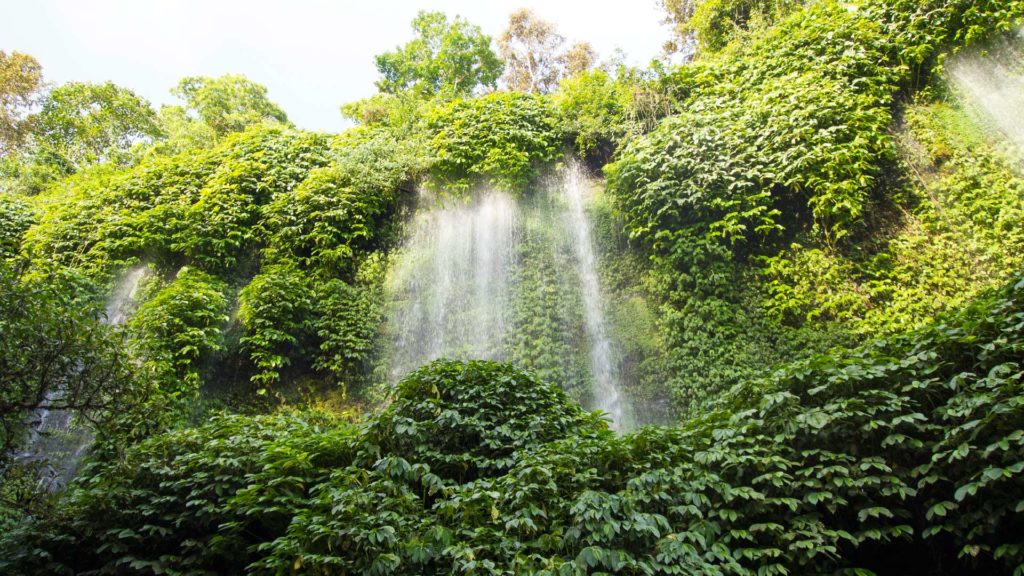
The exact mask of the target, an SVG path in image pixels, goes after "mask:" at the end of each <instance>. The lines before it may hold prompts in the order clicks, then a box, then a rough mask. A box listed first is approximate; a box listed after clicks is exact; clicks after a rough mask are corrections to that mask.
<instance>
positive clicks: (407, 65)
mask: <svg viewBox="0 0 1024 576" xmlns="http://www.w3.org/2000/svg"><path fill="white" fill-rule="evenodd" d="M412 29H413V32H415V34H416V38H414V39H413V40H411V41H410V42H409V43H407V44H406V45H405V46H401V47H398V48H397V49H395V50H394V51H393V52H385V53H383V54H378V55H377V57H376V62H377V71H378V72H380V74H381V76H382V78H381V79H380V80H378V81H377V88H378V89H380V91H381V92H385V93H389V94H396V93H399V92H403V91H406V90H413V91H414V92H416V93H417V94H418V95H420V96H427V97H431V96H441V97H443V98H452V97H456V96H468V95H470V94H472V93H473V92H474V91H475V90H476V89H478V88H480V87H485V88H486V87H490V88H493V87H494V85H495V82H496V81H497V80H498V77H500V76H501V71H502V68H503V66H502V63H501V60H499V59H498V57H497V55H495V54H494V51H493V50H491V38H490V36H487V35H485V34H483V32H481V31H480V27H479V26H474V25H472V24H470V23H469V22H468V21H467V20H466V19H465V18H462V17H460V16H456V17H455V18H454V19H452V20H451V22H449V21H448V17H447V16H446V15H445V14H444V13H442V12H427V11H422V10H421V11H420V13H419V14H417V15H416V18H414V19H413V21H412Z"/></svg>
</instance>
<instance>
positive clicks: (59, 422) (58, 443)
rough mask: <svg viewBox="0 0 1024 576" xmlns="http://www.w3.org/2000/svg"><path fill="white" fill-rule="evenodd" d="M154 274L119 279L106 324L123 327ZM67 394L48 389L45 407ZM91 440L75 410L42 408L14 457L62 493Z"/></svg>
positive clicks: (142, 270)
mask: <svg viewBox="0 0 1024 576" xmlns="http://www.w3.org/2000/svg"><path fill="white" fill-rule="evenodd" d="M151 274H152V269H151V268H149V267H148V266H145V265H139V266H135V267H134V268H131V269H129V270H128V271H127V272H125V273H124V274H123V275H122V276H121V278H120V279H118V281H117V282H116V284H115V285H114V290H113V292H112V293H111V295H110V297H109V299H108V300H107V305H106V309H105V310H106V319H105V321H106V323H107V324H110V325H120V324H124V322H125V321H126V320H127V319H128V317H129V316H130V315H131V313H132V312H134V310H135V308H136V307H137V302H136V293H137V292H138V289H139V286H140V285H141V284H142V281H143V280H145V279H146V278H148V277H149V276H150V275H151ZM64 393H65V391H64V389H63V388H62V387H59V386H58V387H56V388H53V389H51V390H48V391H47V392H46V400H45V402H44V403H43V404H44V406H47V405H50V406H52V405H53V404H55V403H58V402H60V400H61V399H62V397H63V395H64ZM92 441H93V432H92V430H91V429H90V428H88V427H87V426H83V425H81V424H79V423H78V422H76V420H75V418H74V412H73V411H71V410H64V409H48V408H45V407H43V408H38V409H36V410H35V411H34V412H33V414H32V416H31V421H30V428H29V437H28V441H27V442H26V443H25V446H24V447H23V448H22V450H20V451H19V452H18V453H16V454H15V455H14V456H15V459H16V460H17V461H19V462H22V463H28V464H32V463H35V464H38V465H39V466H40V469H39V473H40V477H39V481H40V484H41V486H42V487H43V488H44V489H45V490H47V491H51V492H52V491H56V490H60V489H61V488H63V487H64V486H66V485H67V483H68V482H69V481H70V480H71V478H72V477H73V476H74V474H75V471H76V470H77V469H78V464H79V462H80V461H81V459H82V457H83V456H84V455H85V453H86V452H87V451H88V449H89V446H90V445H91V444H92Z"/></svg>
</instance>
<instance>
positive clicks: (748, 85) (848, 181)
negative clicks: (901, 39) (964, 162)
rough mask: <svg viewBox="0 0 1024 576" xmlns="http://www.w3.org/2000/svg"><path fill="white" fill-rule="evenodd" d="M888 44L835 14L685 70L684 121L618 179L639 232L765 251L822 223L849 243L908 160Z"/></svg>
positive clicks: (632, 149) (657, 241)
mask: <svg viewBox="0 0 1024 576" xmlns="http://www.w3.org/2000/svg"><path fill="white" fill-rule="evenodd" d="M881 46H884V36H883V35H882V31H881V29H880V27H879V26H877V25H875V24H874V23H872V22H870V21H868V20H866V19H865V18H864V17H863V16H861V15H859V14H856V13H851V12H850V11H849V10H847V9H845V8H842V7H840V6H838V5H835V4H832V3H830V2H822V3H816V4H815V5H813V6H811V7H809V8H808V9H806V10H804V11H801V12H800V13H798V14H797V15H795V16H794V17H792V18H790V19H787V20H786V21H785V22H783V23H781V24H780V25H779V26H777V27H774V28H772V29H770V30H769V32H768V33H765V34H762V35H760V36H757V37H755V38H753V39H752V40H751V41H750V42H747V43H745V44H742V45H738V46H736V47H735V48H734V49H732V50H730V51H727V52H725V53H722V54H719V55H715V56H713V57H709V58H707V59H703V60H700V61H698V62H695V63H693V64H692V65H690V66H686V67H683V68H681V69H679V71H678V72H677V73H676V76H675V78H674V81H675V82H676V83H677V85H678V88H677V90H678V92H679V99H680V100H681V101H682V102H683V103H682V104H681V106H682V111H681V113H680V114H678V115H676V116H673V117H671V118H669V119H667V120H665V121H663V122H662V123H661V124H660V125H659V126H658V128H657V129H656V130H655V131H654V132H652V133H651V134H650V135H648V136H646V137H643V138H639V139H637V140H635V141H633V142H632V143H630V145H629V146H627V148H626V149H625V150H624V152H623V153H622V155H621V156H620V158H619V159H618V160H617V161H616V162H615V163H614V164H613V165H611V166H610V167H609V169H608V173H609V186H610V188H611V190H612V191H613V192H614V193H615V194H617V195H618V196H619V198H620V199H621V202H622V207H623V209H624V210H625V212H626V214H627V218H628V225H629V227H630V229H631V230H632V232H633V234H634V235H635V236H637V237H642V238H643V239H645V240H646V241H648V242H650V243H651V244H653V245H655V247H656V248H664V249H669V250H670V249H671V244H672V242H673V241H674V240H673V234H679V233H686V234H694V233H698V234H703V235H706V236H708V237H709V238H712V239H717V240H720V241H722V242H723V243H726V244H729V245H737V244H744V243H752V244H754V245H755V246H757V245H758V244H760V243H764V242H766V241H768V240H771V239H773V238H777V237H778V235H779V233H780V232H782V231H784V229H785V226H786V224H790V225H793V224H795V223H799V222H801V220H803V221H804V222H806V220H807V218H808V217H811V218H812V219H813V223H814V224H815V226H816V228H817V230H818V231H819V232H820V233H821V234H822V235H823V236H824V237H825V238H828V239H831V240H835V239H838V238H841V237H843V236H845V235H846V234H848V233H849V232H850V231H851V229H852V228H853V227H854V226H855V225H856V224H857V223H858V221H859V220H860V219H861V217H862V215H863V212H864V209H865V207H866V204H867V202H868V200H869V197H870V193H871V191H872V188H873V186H875V184H876V180H877V178H878V177H879V175H880V174H881V173H882V170H883V168H884V166H885V162H887V161H889V160H891V159H892V157H893V152H894V151H893V147H892V142H891V139H890V137H889V135H888V132H887V130H888V127H889V125H890V123H891V120H892V114H891V111H890V108H889V106H890V104H891V100H892V95H893V92H894V90H895V88H894V80H895V77H894V73H893V72H892V67H891V65H890V64H889V59H888V56H887V55H886V54H885V52H884V51H883V50H882V49H881V48H880V47H881Z"/></svg>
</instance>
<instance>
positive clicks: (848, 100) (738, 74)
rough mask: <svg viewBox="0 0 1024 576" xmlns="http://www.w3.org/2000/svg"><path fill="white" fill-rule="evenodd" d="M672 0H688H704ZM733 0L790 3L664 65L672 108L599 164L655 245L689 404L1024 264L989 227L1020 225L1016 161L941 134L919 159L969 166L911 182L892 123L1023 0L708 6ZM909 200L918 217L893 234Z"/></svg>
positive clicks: (911, 318) (911, 320)
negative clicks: (900, 108) (913, 94)
mask: <svg viewBox="0 0 1024 576" xmlns="http://www.w3.org/2000/svg"><path fill="white" fill-rule="evenodd" d="M675 4H678V5H679V6H680V7H682V8H686V6H683V5H684V4H688V5H689V8H686V9H687V10H691V12H690V13H689V14H690V15H691V16H692V15H693V12H692V10H693V9H694V7H695V4H694V3H685V2H682V3H675ZM727 5H732V6H734V7H735V6H740V7H741V8H742V10H741V12H743V14H746V16H750V15H752V14H755V13H758V12H764V10H762V8H764V9H765V10H767V12H771V13H772V14H779V15H781V14H784V13H785V12H787V11H789V10H791V9H793V10H796V13H794V14H792V15H791V16H789V17H785V18H783V19H782V20H781V21H780V22H778V23H777V24H775V25H772V26H770V27H764V26H760V25H756V26H755V25H753V24H751V25H750V28H751V30H749V31H744V32H738V31H736V30H734V31H732V32H730V33H729V34H728V35H729V36H735V39H734V40H733V41H730V42H729V43H728V46H726V47H724V48H723V49H721V50H719V51H717V52H716V51H714V50H712V49H710V48H708V49H706V51H705V52H702V53H701V55H700V58H699V59H698V60H697V61H695V62H693V63H691V64H689V65H687V66H684V67H681V68H679V69H676V70H675V71H674V72H673V73H672V74H671V75H670V76H668V77H667V78H665V80H664V82H665V83H667V84H669V85H671V86H673V89H674V99H675V104H674V106H677V107H678V109H679V111H680V112H679V114H677V115H675V116H672V117H670V118H668V119H666V120H663V121H662V122H661V123H660V124H659V126H658V127H657V129H655V130H654V131H653V132H650V133H649V134H646V135H640V136H639V137H636V138H633V139H632V140H629V141H627V145H626V146H625V147H624V148H623V149H622V150H621V152H620V154H619V156H618V158H617V161H616V162H614V163H613V164H611V165H609V166H608V167H607V168H606V170H607V173H608V176H609V189H610V190H611V191H612V193H613V194H614V195H615V196H616V197H617V199H618V203H619V206H620V208H621V209H622V212H623V216H624V217H625V219H626V230H627V231H628V232H629V233H630V234H631V236H632V237H633V238H637V239H639V240H641V241H642V244H643V245H644V246H645V247H647V248H648V249H649V250H650V251H651V253H652V256H653V263H654V265H653V268H652V272H651V277H652V279H653V282H652V285H653V290H652V291H653V295H654V296H655V297H656V299H657V300H660V303H661V305H662V310H661V312H662V313H661V314H660V321H659V325H660V327H661V330H662V332H663V334H664V339H665V342H666V349H667V353H666V354H665V355H664V358H663V360H664V364H665V366H664V373H665V374H666V379H667V380H668V382H669V383H668V388H669V389H670V390H671V391H672V394H673V396H674V398H675V404H676V405H677V406H678V407H679V408H680V409H681V410H682V411H683V412H691V411H692V410H693V409H695V408H700V407H701V406H702V405H704V403H705V402H706V400H707V399H709V398H713V397H715V396H716V395H717V394H718V393H719V392H720V391H721V390H723V389H724V388H726V387H728V386H729V385H731V383H733V382H735V381H736V379H742V378H748V377H751V376H752V375H754V374H756V373H758V372H759V371H761V370H763V368H764V367H765V366H770V365H772V364H774V363H776V362H780V361H787V360H792V359H795V358H800V357H803V356H805V355H806V354H808V353H810V352H812V351H814V350H818V351H820V350H823V349H827V347H828V346H829V345H834V344H844V343H847V342H849V341H850V340H851V339H856V338H860V337H863V336H864V335H868V334H874V333H878V332H879V331H881V332H883V333H894V332H897V331H899V330H905V329H909V328H913V327H916V326H920V325H922V324H923V323H925V322H927V321H928V320H929V319H930V318H932V317H933V316H934V315H935V314H936V313H937V312H940V311H942V310H949V309H955V308H956V307H957V306H961V305H963V304H965V303H967V302H969V301H970V300H971V299H972V298H973V297H974V296H976V295H977V294H978V293H979V291H981V290H984V289H986V288H990V287H992V286H995V285H999V284H1000V283H1002V282H1005V281H1006V279H1007V277H1008V275H1009V274H1011V273H1012V271H1013V270H1015V269H1016V268H1018V267H1019V264H1018V263H1016V258H1015V257H1014V256H1012V254H1014V253H1016V250H1009V251H1008V250H1006V249H1005V248H1004V247H1003V245H1002V244H1001V242H1002V240H995V237H994V236H993V235H992V228H991V227H990V223H991V222H992V219H993V218H995V219H996V220H997V221H998V222H1000V224H999V225H998V227H997V229H998V230H1002V231H1003V232H1000V233H998V234H999V235H1000V236H1002V237H1005V239H1006V240H1008V241H1010V243H1011V245H1013V246H1015V245H1016V240H1015V238H1016V235H1015V234H1014V233H1013V232H1009V231H1010V230H1013V229H1015V228H1016V226H1015V224H1013V223H1014V222H1016V220H1015V218H1016V214H1017V213H1018V208H1017V207H1018V206H1019V204H1020V201H1019V192H1014V190H1016V187H1017V184H1016V181H1017V180H1016V177H1015V176H1013V174H1012V171H1008V170H1007V169H1006V166H1005V165H1000V162H998V161H996V159H994V158H991V157H989V156H987V155H986V154H980V155H979V154H976V153H975V150H977V149H978V147H976V146H968V145H966V144H965V145H964V146H959V147H958V146H952V149H957V150H959V152H958V153H957V154H956V155H955V159H954V160H953V161H952V162H949V163H948V165H944V163H946V160H948V159H950V158H948V156H949V154H948V153H947V154H946V157H944V158H942V159H938V158H936V159H935V160H934V161H933V160H929V161H927V162H925V163H924V164H925V165H926V166H928V169H927V170H919V171H920V172H925V173H926V174H928V173H930V172H934V171H935V170H937V168H933V167H932V166H933V165H934V166H940V165H941V166H943V167H942V170H940V172H942V173H943V174H950V175H951V174H952V173H953V172H956V173H957V174H958V175H957V176H949V177H948V178H944V179H943V180H942V181H937V182H929V183H928V184H927V186H925V187H923V188H921V189H915V188H914V186H908V185H907V182H908V181H909V180H911V179H913V178H914V174H913V171H911V170H905V169H904V165H901V164H900V162H899V156H903V157H907V156H908V154H907V151H906V148H907V147H906V146H899V145H898V144H903V142H902V140H903V139H904V138H903V137H902V135H901V134H899V133H897V132H896V131H895V130H893V124H894V118H895V115H894V104H895V103H896V102H897V101H898V98H899V97H900V95H901V94H905V93H906V92H907V91H909V90H913V89H916V88H917V87H918V86H920V84H921V82H922V81H923V80H925V79H927V78H928V77H929V74H930V72H931V70H932V69H933V68H932V67H933V66H934V64H935V62H936V61H938V60H939V57H940V55H941V54H943V53H945V52H947V51H949V50H953V49H955V48H956V47H958V46H961V45H963V44H965V43H969V42H974V41H977V40H978V39H979V38H981V37H982V36H983V34H982V31H983V30H984V31H985V34H987V35H991V34H992V33H996V32H998V31H999V30H1004V29H1006V28H1007V27H1008V26H1012V25H1013V23H1015V22H1018V21H1020V19H1021V18H1022V17H1024V9H1022V7H1021V5H1020V3H1018V2H1009V3H991V2H982V1H977V2H970V1H965V2H955V1H948V2H944V1H937V2H918V1H913V0H908V1H907V2H895V3H893V2H881V1H879V2H870V1H869V2H864V3H860V4H859V5H857V6H849V5H839V4H838V3H835V2H829V1H823V2H811V3H807V6H805V7H802V8H801V7H798V6H797V5H796V4H795V3H764V2H732V3H730V2H706V3H701V4H700V7H698V8H697V9H699V10H705V9H706V10H718V9H720V8H721V9H726V8H728V6H727ZM741 5H742V6H741ZM759 6H760V8H759ZM769 8H770V10H769ZM728 10H732V8H728ZM728 10H727V12H728ZM723 14H724V12H723ZM765 15H767V16H771V17H770V18H767V19H766V20H765V21H764V22H763V23H764V24H768V23H769V22H770V21H771V20H772V18H774V16H772V15H770V14H767V13H766V14H765ZM746 16H744V17H746ZM933 19H934V22H933ZM698 20H699V19H698ZM736 23H737V24H738V25H739V26H738V28H737V30H739V28H743V27H746V26H747V24H744V23H743V22H740V21H737V22H736ZM972 26H973V28H971V30H973V31H972V32H967V29H968V28H967V27H972ZM723 38H724V37H723ZM911 55H914V56H913V57H911ZM921 98H922V100H926V99H927V96H925V95H922V97H921ZM929 115H930V113H924V114H922V113H921V112H915V111H914V110H913V109H912V110H911V111H910V112H909V113H907V114H906V115H905V116H906V118H907V119H908V120H909V121H910V125H911V126H912V128H911V131H912V132H914V133H915V134H918V133H921V134H920V135H915V138H917V139H919V140H924V141H926V140H934V138H929V137H928V136H927V135H926V134H923V132H928V131H930V130H931V129H930V128H924V127H923V126H924V125H925V124H928V123H929V122H926V121H924V119H923V118H924V117H927V116H929ZM932 124H934V122H932ZM914 126H921V128H914ZM894 134H896V135H899V136H900V138H898V139H897V138H893V135H894ZM960 136H961V134H959V133H952V134H950V135H949V136H948V137H944V138H950V139H952V140H953V141H955V140H956V139H957V138H959V137H960ZM975 140H976V139H972V140H971V141H972V142H973V141H975ZM926 147H927V146H926ZM940 147H945V148H949V147H950V145H949V144H948V143H947V144H943V145H942V146H940ZM920 164H921V163H918V165H920ZM950 178H952V180H951V179H950ZM946 191H948V193H946ZM929 198H931V199H934V198H942V199H943V200H942V203H943V204H944V206H942V207H941V208H930V207H929V204H931V201H930V200H929ZM908 199H910V200H911V203H908V202H907V200H908ZM900 208H902V209H903V210H900ZM903 211H906V212H907V213H910V218H909V219H908V221H907V223H906V225H905V227H904V231H903V232H900V233H898V234H896V235H895V236H893V232H892V231H893V229H894V228H897V227H898V226H897V225H896V224H894V221H896V220H898V213H899V212H903ZM990 240H991V241H990ZM783 247H789V249H788V250H785V249H782V248H783ZM752 257H753V258H752ZM762 266H763V267H764V271H765V272H766V274H765V275H760V274H759V273H758V272H757V270H758V269H759V268H761V267H762ZM761 290H765V291H766V292H767V293H768V294H769V297H768V298H765V296H764V294H762V293H761ZM936 295H939V297H938V298H936ZM783 323H784V324H786V325H782V324H783ZM794 327H795V328H794ZM805 347H806V350H805V349H804V348H805ZM691 413H692V412H691Z"/></svg>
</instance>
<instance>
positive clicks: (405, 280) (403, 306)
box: [388, 191, 518, 381]
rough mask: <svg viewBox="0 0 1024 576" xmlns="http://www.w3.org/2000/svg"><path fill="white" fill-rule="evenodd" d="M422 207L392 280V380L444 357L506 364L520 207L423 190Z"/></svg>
mask: <svg viewBox="0 0 1024 576" xmlns="http://www.w3.org/2000/svg"><path fill="white" fill-rule="evenodd" d="M420 204H421V208H420V210H418V211H417V213H416V214H415V216H414V218H413V222H412V224H411V232H410V234H409V237H408V238H407V240H406V242H405V247H404V249H403V251H402V254H401V257H400V259H399V261H398V264H397V265H396V266H395V267H394V269H393V270H392V274H391V276H390V277H389V279H388V285H389V292H390V293H391V294H393V295H394V296H393V298H395V299H396V300H395V301H394V302H393V304H394V305H393V307H392V308H393V313H392V319H391V327H392V331H393V333H394V338H395V344H394V347H393V352H392V354H391V362H390V366H389V370H390V376H391V379H392V380H393V381H394V380H397V379H399V378H401V377H402V376H404V375H405V374H406V373H408V372H409V371H411V370H413V369H415V368H418V367H419V366H420V365H422V364H424V363H426V362H429V361H431V360H434V359H436V358H440V357H447V358H467V359H468V358H477V359H489V360H503V359H504V355H503V353H502V351H503V348H504V346H503V343H504V342H503V341H504V337H505V334H506V332H505V325H506V323H505V320H506V312H507V309H508V305H507V304H508V297H509V286H510V284H511V282H510V275H511V273H512V269H513V252H514V249H515V246H516V244H517V240H516V225H517V222H518V210H517V206H516V202H515V201H514V200H513V199H512V197H511V196H509V195H508V194H505V193H502V192H497V191H487V192H484V193H481V194H479V195H476V196H475V197H474V198H472V199H469V200H466V199H459V198H447V197H445V198H436V197H434V196H432V195H430V194H428V193H425V192H423V193H421V200H420ZM423 205H427V206H429V207H426V208H424V207H422V206H423Z"/></svg>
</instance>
